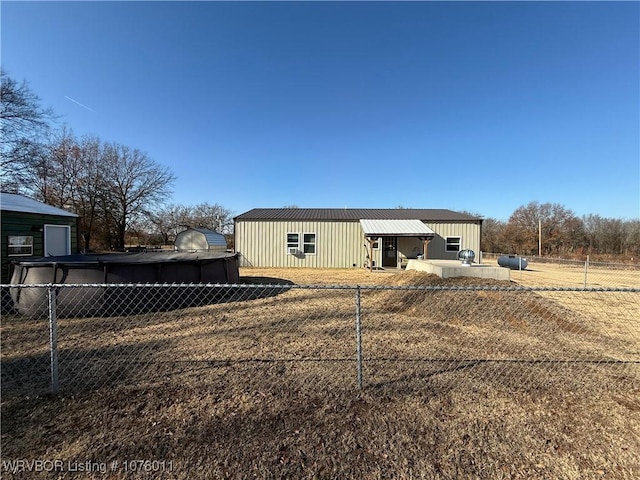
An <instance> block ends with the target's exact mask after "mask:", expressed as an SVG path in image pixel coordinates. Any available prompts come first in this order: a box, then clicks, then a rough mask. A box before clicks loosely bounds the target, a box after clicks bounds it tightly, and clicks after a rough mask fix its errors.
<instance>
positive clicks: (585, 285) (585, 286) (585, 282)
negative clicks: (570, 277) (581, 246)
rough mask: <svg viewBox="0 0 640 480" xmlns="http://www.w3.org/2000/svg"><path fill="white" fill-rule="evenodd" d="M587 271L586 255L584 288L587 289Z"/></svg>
mask: <svg viewBox="0 0 640 480" xmlns="http://www.w3.org/2000/svg"><path fill="white" fill-rule="evenodd" d="M588 271H589V255H587V261H586V262H584V288H587V272H588Z"/></svg>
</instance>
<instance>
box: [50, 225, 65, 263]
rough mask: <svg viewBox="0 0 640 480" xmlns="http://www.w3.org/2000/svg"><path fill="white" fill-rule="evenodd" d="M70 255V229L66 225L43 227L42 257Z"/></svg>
mask: <svg viewBox="0 0 640 480" xmlns="http://www.w3.org/2000/svg"><path fill="white" fill-rule="evenodd" d="M70 254H71V227H69V226H68V225H45V226H44V256H45V257H52V256H53V257H57V256H59V255H70Z"/></svg>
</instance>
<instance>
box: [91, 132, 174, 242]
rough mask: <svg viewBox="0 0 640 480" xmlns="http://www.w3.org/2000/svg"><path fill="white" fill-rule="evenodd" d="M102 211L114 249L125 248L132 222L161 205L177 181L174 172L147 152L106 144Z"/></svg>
mask: <svg viewBox="0 0 640 480" xmlns="http://www.w3.org/2000/svg"><path fill="white" fill-rule="evenodd" d="M101 168H102V172H103V184H102V188H101V192H100V193H101V199H100V200H101V205H102V212H103V214H104V217H105V220H106V226H107V229H108V232H107V233H108V235H109V237H110V240H111V243H112V247H113V248H115V249H118V250H119V249H123V248H124V245H125V233H126V231H127V227H128V226H129V224H130V222H132V221H133V220H135V218H136V217H137V216H140V215H144V214H145V213H146V212H148V211H149V210H150V205H153V204H155V203H162V201H163V200H164V199H165V198H166V196H167V195H168V194H169V193H170V186H171V184H172V183H173V181H174V180H175V176H174V175H173V173H172V172H171V171H170V170H169V169H168V168H167V167H162V166H160V165H158V164H157V163H156V162H155V161H153V160H152V159H151V158H150V157H149V156H148V155H147V154H146V153H145V152H142V151H140V150H138V149H131V148H129V147H127V146H124V145H120V144H117V143H112V144H109V145H106V147H105V151H104V154H103V162H102V164H101Z"/></svg>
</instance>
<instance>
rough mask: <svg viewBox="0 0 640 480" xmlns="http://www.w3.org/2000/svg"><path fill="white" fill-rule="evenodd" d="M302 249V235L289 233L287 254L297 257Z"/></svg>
mask: <svg viewBox="0 0 640 480" xmlns="http://www.w3.org/2000/svg"><path fill="white" fill-rule="evenodd" d="M299 248H300V234H299V233H287V254H289V255H295V254H296V253H297V252H298V249H299Z"/></svg>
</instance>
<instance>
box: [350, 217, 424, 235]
mask: <svg viewBox="0 0 640 480" xmlns="http://www.w3.org/2000/svg"><path fill="white" fill-rule="evenodd" d="M360 225H361V226H362V231H364V235H365V237H423V238H433V237H434V236H435V232H434V231H433V230H431V229H430V228H429V227H427V226H426V225H425V224H424V223H423V222H422V221H421V220H367V219H362V220H360Z"/></svg>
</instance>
